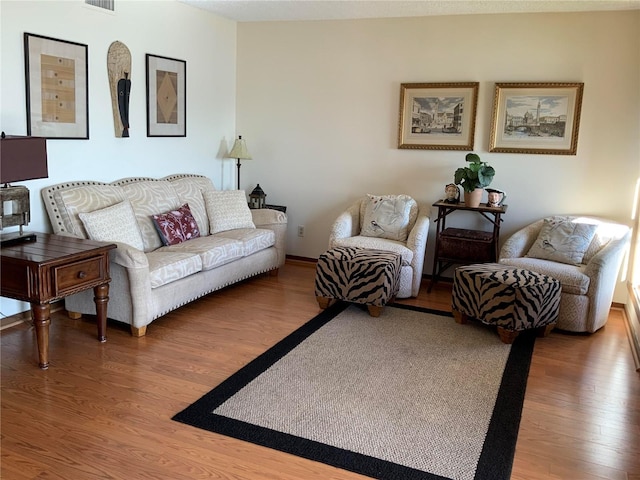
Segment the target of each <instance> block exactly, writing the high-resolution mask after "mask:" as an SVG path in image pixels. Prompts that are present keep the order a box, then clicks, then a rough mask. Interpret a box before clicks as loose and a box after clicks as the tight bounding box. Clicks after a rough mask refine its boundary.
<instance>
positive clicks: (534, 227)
mask: <svg viewBox="0 0 640 480" xmlns="http://www.w3.org/2000/svg"><path fill="white" fill-rule="evenodd" d="M542 224H543V221H542V220H540V221H538V222H535V223H532V224H531V225H527V226H526V227H524V228H521V229H520V230H518V231H517V232H515V233H514V234H513V235H511V236H510V237H509V238H508V239H507V241H506V242H504V244H503V245H502V248H501V249H500V255H499V258H500V259H502V258H521V257H524V256H525V255H526V254H527V252H528V251H529V249H530V248H531V246H532V245H533V242H535V241H536V238H538V234H539V233H540V229H541V228H542Z"/></svg>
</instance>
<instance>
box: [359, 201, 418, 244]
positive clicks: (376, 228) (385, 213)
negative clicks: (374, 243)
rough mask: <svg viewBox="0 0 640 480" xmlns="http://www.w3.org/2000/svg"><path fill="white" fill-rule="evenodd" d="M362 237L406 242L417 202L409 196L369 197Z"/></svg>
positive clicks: (363, 221)
mask: <svg viewBox="0 0 640 480" xmlns="http://www.w3.org/2000/svg"><path fill="white" fill-rule="evenodd" d="M365 202H366V206H365V209H364V218H363V220H362V230H361V231H360V235H362V236H364V237H378V238H387V239H389V240H398V241H400V242H406V240H407V235H408V234H409V228H408V227H409V213H410V212H411V205H412V204H414V203H415V200H414V199H413V198H411V197H410V196H408V195H382V196H381V195H367V200H365Z"/></svg>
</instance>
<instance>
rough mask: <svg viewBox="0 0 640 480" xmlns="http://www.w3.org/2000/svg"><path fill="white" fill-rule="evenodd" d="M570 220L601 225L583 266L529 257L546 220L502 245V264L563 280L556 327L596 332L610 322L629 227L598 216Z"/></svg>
mask: <svg viewBox="0 0 640 480" xmlns="http://www.w3.org/2000/svg"><path fill="white" fill-rule="evenodd" d="M567 218H569V219H580V221H583V220H584V221H585V222H587V223H597V224H598V227H597V230H596V233H595V236H594V237H593V240H592V241H591V243H590V244H589V247H588V248H587V251H586V252H585V254H584V258H583V260H582V263H580V264H577V265H570V264H566V263H559V262H555V261H552V260H543V259H540V258H531V257H527V256H526V254H527V252H529V249H530V248H531V246H532V245H533V244H534V242H535V241H536V239H537V238H538V234H539V233H540V230H541V229H542V227H543V224H544V219H541V220H538V221H536V222H534V223H532V224H530V225H528V226H526V227H524V228H522V229H521V230H519V231H517V232H515V233H514V234H513V235H512V236H511V237H510V238H509V239H508V240H507V241H506V242H505V243H504V245H503V246H502V249H501V251H500V258H499V263H501V264H503V265H510V266H514V267H518V268H523V269H527V270H532V271H534V272H538V273H542V274H544V275H549V276H551V277H554V278H556V279H558V280H560V283H561V284H562V295H561V298H560V315H559V318H558V323H557V324H556V328H558V329H560V330H567V331H571V332H589V333H593V332H595V331H596V330H598V329H599V328H601V327H602V326H603V325H604V324H605V323H606V322H607V318H608V316H609V309H610V307H611V301H612V299H613V293H614V289H615V286H616V281H617V276H618V271H619V270H620V265H621V263H622V259H623V258H624V255H625V251H626V248H627V246H628V244H629V239H630V236H631V232H630V229H629V227H628V226H626V225H622V224H619V223H613V222H610V221H608V220H604V219H599V218H595V217H577V216H571V217H567Z"/></svg>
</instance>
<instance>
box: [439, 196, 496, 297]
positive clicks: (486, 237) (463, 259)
mask: <svg viewBox="0 0 640 480" xmlns="http://www.w3.org/2000/svg"><path fill="white" fill-rule="evenodd" d="M432 206H434V207H436V208H437V209H438V218H437V219H436V246H435V254H434V258H433V272H432V275H431V282H430V283H429V287H428V289H427V291H428V292H430V291H431V288H432V287H433V285H434V284H435V283H436V282H437V281H438V278H439V277H440V274H441V273H442V272H443V271H445V270H446V269H447V268H449V267H450V266H451V265H453V264H456V263H458V264H465V263H485V262H495V261H496V260H497V259H498V253H499V252H498V246H499V240H500V222H502V218H501V217H502V214H504V213H506V211H507V205H501V206H499V207H488V206H487V204H486V203H481V204H480V206H479V207H468V206H467V205H465V204H464V203H447V202H444V201H438V202H435V203H434V204H433V205H432ZM459 211H470V212H476V213H478V214H479V215H482V216H483V217H484V218H485V219H487V220H488V221H489V222H490V223H491V224H492V225H493V229H492V230H491V231H482V230H467V229H462V228H447V226H446V221H447V216H448V215H450V214H452V213H454V212H459Z"/></svg>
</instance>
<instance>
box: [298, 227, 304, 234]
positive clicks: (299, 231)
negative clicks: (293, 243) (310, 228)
mask: <svg viewBox="0 0 640 480" xmlns="http://www.w3.org/2000/svg"><path fill="white" fill-rule="evenodd" d="M298 236H299V237H304V225H298Z"/></svg>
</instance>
